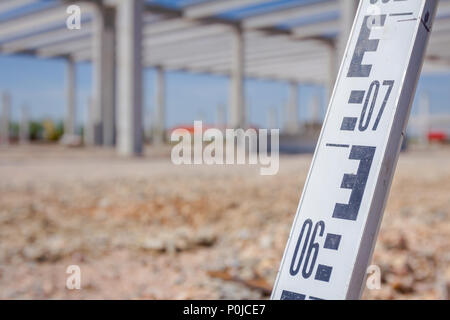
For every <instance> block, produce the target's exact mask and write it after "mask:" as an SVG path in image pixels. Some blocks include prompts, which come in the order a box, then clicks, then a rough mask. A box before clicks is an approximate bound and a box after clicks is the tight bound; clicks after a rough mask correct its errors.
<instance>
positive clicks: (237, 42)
mask: <svg viewBox="0 0 450 320" xmlns="http://www.w3.org/2000/svg"><path fill="white" fill-rule="evenodd" d="M232 35H233V44H232V45H233V47H232V67H231V79H230V81H231V84H230V85H231V93H230V119H229V120H230V127H232V128H244V127H245V105H244V101H245V98H244V68H245V66H244V63H245V61H244V60H245V57H244V50H245V43H244V36H243V32H242V29H241V28H239V27H235V28H233V29H232Z"/></svg>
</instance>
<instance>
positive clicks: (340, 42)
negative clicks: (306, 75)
mask: <svg viewBox="0 0 450 320" xmlns="http://www.w3.org/2000/svg"><path fill="white" fill-rule="evenodd" d="M339 2H340V10H341V11H340V13H341V18H340V32H339V35H338V38H337V40H336V41H330V43H329V44H328V50H329V51H328V52H329V60H328V64H329V77H328V81H327V94H328V97H329V98H330V97H331V95H332V93H333V89H334V85H335V83H336V78H337V75H338V71H339V67H340V65H341V62H342V58H343V57H344V53H345V48H346V46H347V42H348V39H349V38H350V32H351V30H352V27H353V21H354V20H355V15H356V11H357V9H358V4H359V1H358V0H339Z"/></svg>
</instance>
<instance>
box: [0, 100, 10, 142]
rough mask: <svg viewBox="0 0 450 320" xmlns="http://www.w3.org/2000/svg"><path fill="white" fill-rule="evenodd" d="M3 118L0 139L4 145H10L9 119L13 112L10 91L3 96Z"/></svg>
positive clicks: (0, 126) (0, 125)
mask: <svg viewBox="0 0 450 320" xmlns="http://www.w3.org/2000/svg"><path fill="white" fill-rule="evenodd" d="M2 102H3V106H2V118H1V124H0V140H1V144H2V145H3V146H8V145H9V121H10V114H11V97H10V95H9V93H8V92H4V93H3V96H2Z"/></svg>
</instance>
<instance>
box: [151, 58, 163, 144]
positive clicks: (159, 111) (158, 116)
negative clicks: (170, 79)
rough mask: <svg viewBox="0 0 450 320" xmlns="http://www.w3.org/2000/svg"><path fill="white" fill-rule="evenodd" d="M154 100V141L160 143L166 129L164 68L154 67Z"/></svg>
mask: <svg viewBox="0 0 450 320" xmlns="http://www.w3.org/2000/svg"><path fill="white" fill-rule="evenodd" d="M155 98H156V101H155V106H156V108H155V126H154V131H153V133H154V140H153V141H154V143H155V144H156V145H161V144H163V143H164V140H165V129H166V77H165V74H164V69H163V68H162V67H160V66H158V67H156V97H155Z"/></svg>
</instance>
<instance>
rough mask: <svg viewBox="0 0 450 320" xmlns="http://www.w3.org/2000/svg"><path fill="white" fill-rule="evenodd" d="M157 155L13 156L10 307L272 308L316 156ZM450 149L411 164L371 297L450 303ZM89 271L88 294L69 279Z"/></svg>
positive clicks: (4, 209)
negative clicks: (168, 304)
mask: <svg viewBox="0 0 450 320" xmlns="http://www.w3.org/2000/svg"><path fill="white" fill-rule="evenodd" d="M165 153H167V152H165V151H164V152H153V153H151V154H149V155H147V156H146V157H143V158H139V159H122V158H118V157H116V156H115V155H114V153H113V152H112V151H110V150H84V149H64V148H62V147H59V146H28V147H17V146H14V147H11V148H9V149H2V150H0V177H1V179H0V298H1V299H37V298H39V299H63V298H64V299H264V298H267V297H268V293H269V292H270V290H271V288H272V285H273V282H274V279H275V276H276V272H277V269H278V266H279V263H280V260H281V256H282V253H283V250H284V247H285V244H286V240H287V237H288V233H289V230H290V227H291V224H292V221H293V217H294V214H295V210H296V207H297V204H298V200H299V196H300V193H301V189H302V187H303V184H304V182H305V178H306V174H307V171H308V168H309V165H310V162H311V156H309V155H302V156H290V157H282V159H281V163H280V172H279V174H278V175H276V176H272V177H262V176H260V175H259V168H258V167H247V166H229V167H227V166H221V167H208V166H182V167H177V166H174V165H172V164H171V163H170V162H169V159H168V158H167V157H165V156H164V154H165ZM449 208H450V149H449V148H446V149H442V148H440V149H437V148H431V149H430V150H427V151H410V152H407V153H404V154H402V155H401V157H400V162H399V166H398V169H397V172H396V176H395V179H394V183H393V187H392V191H391V194H390V198H389V202H388V206H387V209H386V212H385V218H384V221H383V224H382V227H381V232H380V236H379V239H378V242H377V247H376V250H375V254H374V260H373V264H376V265H378V266H379V267H380V269H381V280H382V283H381V288H380V289H379V290H365V292H364V295H363V298H365V299H448V295H449V291H450V264H449V260H450V209H449ZM69 265H78V266H80V268H81V275H82V278H81V279H82V280H81V286H82V289H81V290H68V289H66V287H65V285H66V279H67V276H68V275H67V274H66V268H67V267H68V266H69Z"/></svg>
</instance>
